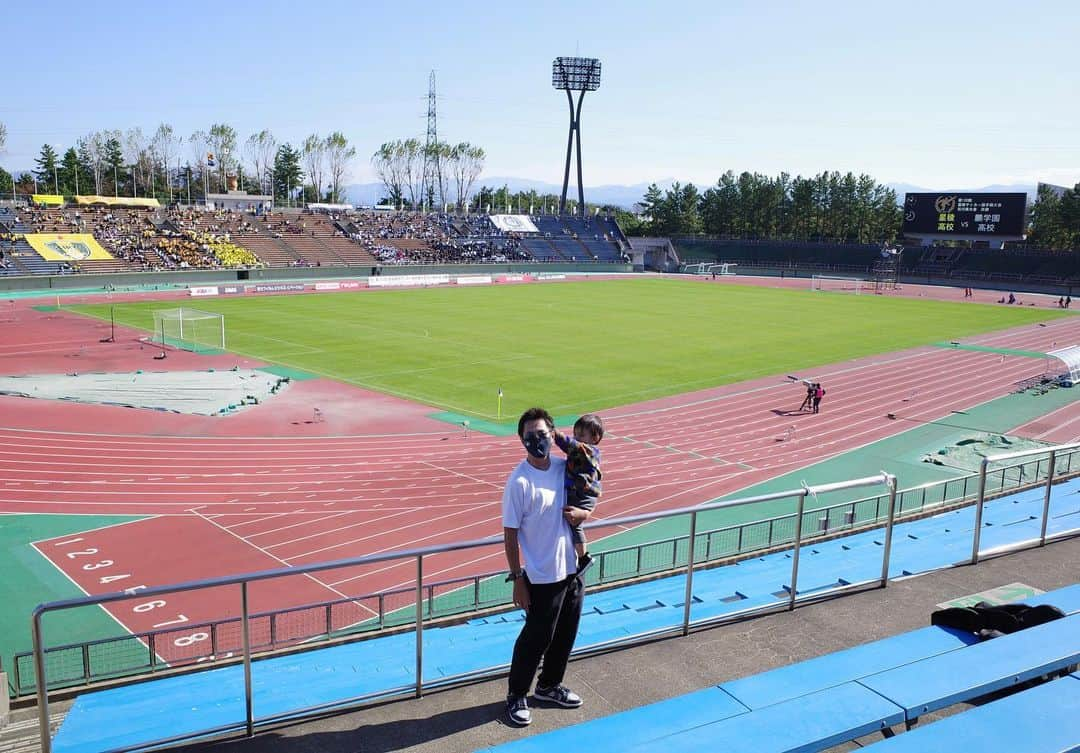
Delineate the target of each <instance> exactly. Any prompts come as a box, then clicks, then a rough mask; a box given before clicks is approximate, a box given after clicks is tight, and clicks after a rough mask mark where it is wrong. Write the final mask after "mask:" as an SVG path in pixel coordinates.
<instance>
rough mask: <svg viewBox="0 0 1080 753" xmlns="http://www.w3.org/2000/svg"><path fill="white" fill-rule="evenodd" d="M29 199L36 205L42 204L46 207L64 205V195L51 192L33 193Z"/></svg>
mask: <svg viewBox="0 0 1080 753" xmlns="http://www.w3.org/2000/svg"><path fill="white" fill-rule="evenodd" d="M30 200H31V201H33V202H34V203H35V204H37V205H38V206H41V205H42V204H44V205H45V206H48V207H62V206H64V197H63V196H59V195H57V194H51V193H35V194H31V195H30Z"/></svg>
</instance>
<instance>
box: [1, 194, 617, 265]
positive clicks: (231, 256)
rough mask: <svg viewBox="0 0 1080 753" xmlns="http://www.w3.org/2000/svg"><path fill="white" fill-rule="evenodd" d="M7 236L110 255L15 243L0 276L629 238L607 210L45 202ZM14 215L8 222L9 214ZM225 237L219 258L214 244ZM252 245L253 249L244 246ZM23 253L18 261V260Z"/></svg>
mask: <svg viewBox="0 0 1080 753" xmlns="http://www.w3.org/2000/svg"><path fill="white" fill-rule="evenodd" d="M24 214H25V215H26V216H25V217H24V218H22V219H23V220H24V222H23V224H21V225H20V226H19V229H15V228H14V227H12V228H9V232H10V233H11V234H12V236H13V237H17V236H18V235H19V234H23V233H28V232H36V233H61V234H68V233H89V234H91V235H93V237H94V239H95V240H97V241H98V242H99V243H100V244H101V245H102V247H104V248H105V249H106V250H107V251H108V252H109V253H110V254H112V256H113V257H114V258H112V259H109V260H105V259H94V260H84V261H81V262H78V263H75V264H73V265H72V266H71V268H70V269H68V268H63V269H61V268H58V267H56V266H55V265H46V263H45V262H44V260H42V259H41V258H40V257H39V256H37V255H36V254H35V253H34V252H33V250H32V249H30V248H29V247H23V246H22V245H21V244H19V243H18V241H17V240H15V248H13V249H12V252H11V253H9V254H8V257H9V258H8V263H7V264H6V265H5V267H4V269H5V270H9V271H8V272H6V273H8V274H13V273H15V272H13V271H11V270H16V271H18V272H21V273H25V272H30V273H34V274H37V273H41V274H57V273H61V272H62V271H75V272H95V273H109V272H129V271H138V270H174V269H189V268H195V269H202V268H220V267H233V266H257V265H260V264H261V265H265V266H269V267H295V266H313V267H314V266H328V267H342V266H356V267H368V268H370V267H374V266H376V265H378V264H385V265H399V264H400V265H406V264H488V263H509V262H530V261H557V262H568V261H573V262H609V263H610V262H623V261H626V260H627V258H628V257H627V256H625V252H626V251H628V250H629V242H628V241H627V240H626V237H625V235H623V233H622V231H621V230H620V229H619V227H618V224H617V223H616V222H615V220H614V219H613V218H610V217H593V218H587V219H582V218H579V217H554V216H550V215H547V216H543V217H534V218H532V219H533V220H534V221H535V222H536V223H537V224H538V226H541V228H542V229H541V232H540V233H539V234H533V235H530V236H524V237H523V236H521V235H519V234H517V233H506V232H503V231H502V230H499V229H498V228H496V227H495V226H494V224H493V223H492V222H491V220H490V219H489V218H488V217H487V216H483V215H471V216H468V215H464V216H463V215H446V214H437V213H432V214H423V213H418V212H374V211H358V212H354V211H349V212H324V211H317V212H316V211H311V210H278V211H274V212H268V213H242V212H236V211H230V210H217V211H213V212H206V211H202V210H198V209H194V208H185V207H170V208H161V207H122V206H93V205H77V206H50V207H32V208H28V209H27V210H26V211H25V213H24ZM13 216H14V215H12V216H11V218H9V219H13ZM220 243H226V244H231V245H230V246H228V247H227V248H229V249H230V250H229V251H228V252H226V253H225V257H223V256H222V254H221V253H218V251H217V250H216V249H219V247H218V245H217V244H220ZM243 250H247V251H250V252H251V254H252V255H251V256H248V255H246V254H244V253H243ZM23 255H25V256H26V257H27V258H26V262H27V263H26V264H21V265H20V264H19V263H18V262H17V261H13V260H12V258H11V257H14V259H15V260H18V259H20V258H21V257H22V256H23Z"/></svg>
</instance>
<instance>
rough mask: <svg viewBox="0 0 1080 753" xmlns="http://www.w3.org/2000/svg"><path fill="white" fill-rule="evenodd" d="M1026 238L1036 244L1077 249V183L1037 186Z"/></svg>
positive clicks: (1079, 215)
mask: <svg viewBox="0 0 1080 753" xmlns="http://www.w3.org/2000/svg"><path fill="white" fill-rule="evenodd" d="M1028 242H1029V243H1030V244H1031V245H1033V246H1037V247H1039V248H1047V249H1055V250H1060V249H1080V183H1077V184H1076V185H1075V186H1073V187H1072V188H1068V189H1065V191H1058V190H1055V189H1054V188H1052V187H1050V186H1046V185H1042V186H1039V194H1038V196H1037V197H1036V199H1035V204H1034V205H1033V206H1032V208H1031V218H1030V233H1029V235H1028Z"/></svg>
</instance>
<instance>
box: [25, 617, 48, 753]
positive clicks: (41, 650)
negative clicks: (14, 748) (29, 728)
mask: <svg viewBox="0 0 1080 753" xmlns="http://www.w3.org/2000/svg"><path fill="white" fill-rule="evenodd" d="M30 631H31V634H32V636H33V639H34V680H35V681H36V682H37V704H38V737H39V738H40V742H41V753H51V752H52V738H51V737H49V690H48V687H47V685H46V682H47V680H46V679H45V647H44V645H43V644H42V641H41V612H38V611H37V610H34V617H33V619H32V620H31V623H30Z"/></svg>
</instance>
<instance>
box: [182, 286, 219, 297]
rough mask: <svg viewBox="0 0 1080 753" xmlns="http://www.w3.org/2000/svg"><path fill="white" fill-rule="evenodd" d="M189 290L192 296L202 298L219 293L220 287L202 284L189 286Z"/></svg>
mask: <svg viewBox="0 0 1080 753" xmlns="http://www.w3.org/2000/svg"><path fill="white" fill-rule="evenodd" d="M188 292H189V293H191V297H192V298H201V297H203V296H208V295H217V294H218V289H217V287H216V286H209V285H202V286H199V287H194V288H188Z"/></svg>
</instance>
